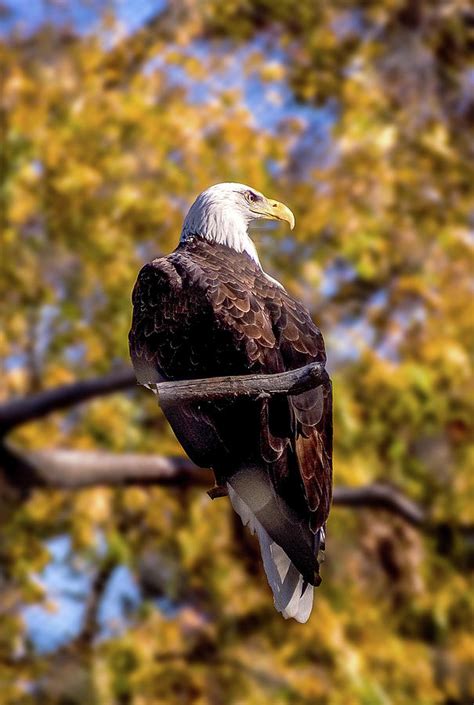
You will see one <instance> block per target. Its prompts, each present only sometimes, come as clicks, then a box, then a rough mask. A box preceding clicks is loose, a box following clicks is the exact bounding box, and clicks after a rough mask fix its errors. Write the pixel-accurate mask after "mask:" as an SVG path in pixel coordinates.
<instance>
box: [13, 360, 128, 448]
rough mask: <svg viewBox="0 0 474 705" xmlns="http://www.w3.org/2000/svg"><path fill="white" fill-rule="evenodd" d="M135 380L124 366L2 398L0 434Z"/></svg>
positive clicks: (111, 391) (114, 390)
mask: <svg viewBox="0 0 474 705" xmlns="http://www.w3.org/2000/svg"><path fill="white" fill-rule="evenodd" d="M135 384H136V379H135V375H134V373H133V370H131V369H125V370H120V371H118V372H111V373H110V374H108V375H105V376H103V377H96V378H94V379H87V380H84V381H81V382H73V383H72V384H65V385H63V386H61V387H55V388H54V389H47V390H46V391H44V392H39V393H38V394H32V395H31V396H28V397H23V398H21V399H14V400H13V401H10V402H6V403H5V404H1V405H0V436H1V435H5V434H6V433H8V432H9V431H11V430H12V429H13V428H15V427H16V426H20V425H21V424H24V423H27V422H29V421H35V420H36V419H40V418H42V417H43V416H47V414H50V413H52V412H53V411H58V410H59V409H66V408H67V407H68V406H74V405H75V404H79V403H81V402H83V401H88V400H89V399H93V398H94V397H98V396H103V395H104V394H111V393H113V392H118V391H121V390H123V389H127V388H128V387H133V386H134V385H135Z"/></svg>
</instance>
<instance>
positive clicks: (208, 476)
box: [0, 445, 427, 527]
mask: <svg viewBox="0 0 474 705" xmlns="http://www.w3.org/2000/svg"><path fill="white" fill-rule="evenodd" d="M7 451H8V454H9V456H8V458H7V457H5V456H4V457H3V459H2V458H1V457H0V462H1V461H2V460H3V462H2V465H3V468H4V470H5V471H6V472H7V475H8V479H9V481H10V482H11V483H12V484H14V485H16V486H17V487H19V489H21V491H22V492H23V493H27V492H28V491H29V490H30V489H32V488H34V487H51V488H57V489H69V490H75V489H81V488H84V487H91V486H96V485H107V486H113V485H142V486H143V485H164V486H172V487H179V486H188V487H189V486H192V487H209V486H211V485H212V484H213V483H214V476H213V473H212V472H211V471H210V470H204V469H201V468H198V467H196V466H195V465H193V463H191V461H190V460H187V459H186V458H167V457H164V456H161V455H152V456H147V455H140V454H133V453H129V454H124V455H118V454H114V453H106V452H99V451H96V452H90V451H79V450H41V451H31V452H20V451H18V450H17V449H16V448H13V447H12V446H10V445H9V446H8V449H7ZM334 504H335V505H337V506H340V507H360V508H364V509H366V508H373V509H384V510H386V511H389V512H392V513H393V514H396V515H397V516H399V517H401V518H402V519H404V520H405V521H407V522H408V523H409V524H412V525H413V526H417V527H420V526H423V525H424V524H426V523H427V517H426V513H425V512H424V511H423V510H422V509H421V508H420V507H419V506H418V505H417V504H415V502H412V501H411V500H409V499H408V498H407V497H405V496H404V495H402V494H401V493H400V492H398V491H397V490H396V489H394V488H393V487H390V486H388V485H382V484H373V485H366V486H364V487H336V489H335V490H334Z"/></svg>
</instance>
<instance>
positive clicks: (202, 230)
mask: <svg viewBox="0 0 474 705" xmlns="http://www.w3.org/2000/svg"><path fill="white" fill-rule="evenodd" d="M195 236H198V237H202V238H203V239H204V240H208V241H209V242H217V243H218V244H220V245H227V247H230V248H232V249H233V250H236V252H246V253H247V254H248V255H249V257H251V258H252V259H253V261H254V262H255V263H256V264H257V265H258V266H259V267H261V264H260V260H259V258H258V254H257V249H256V247H255V245H254V244H253V242H252V240H251V239H250V237H249V234H248V222H247V221H246V220H245V219H244V218H242V217H240V216H239V217H237V216H236V214H235V213H234V212H232V211H231V212H226V210H225V209H222V208H220V209H213V208H209V209H205V208H204V209H203V208H194V207H193V208H191V210H190V211H189V213H188V215H187V216H186V220H185V221H184V225H183V229H182V231H181V239H180V242H186V240H188V239H189V238H190V237H195Z"/></svg>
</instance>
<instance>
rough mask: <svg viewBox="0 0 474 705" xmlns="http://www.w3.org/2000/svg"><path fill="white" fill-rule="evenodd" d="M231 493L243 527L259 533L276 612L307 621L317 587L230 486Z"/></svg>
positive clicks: (286, 616) (228, 487) (232, 501)
mask: <svg viewBox="0 0 474 705" xmlns="http://www.w3.org/2000/svg"><path fill="white" fill-rule="evenodd" d="M227 490H228V493H229V499H230V501H231V504H232V506H233V508H234V510H235V511H236V512H237V514H238V515H239V516H240V518H241V519H242V523H243V525H244V526H248V527H249V529H250V531H251V532H252V534H257V537H258V541H259V543H260V551H261V553H262V559H263V567H264V568H265V573H266V575H267V580H268V583H269V585H270V587H271V589H272V592H273V600H274V602H275V607H276V609H277V610H278V612H281V614H282V615H283V617H284V618H285V619H288V618H289V617H292V618H293V619H296V621H298V622H302V623H304V622H307V621H308V619H309V615H310V614H311V609H312V607H313V591H314V588H313V586H312V585H310V584H309V583H307V584H306V585H305V584H304V580H303V576H302V575H301V573H300V572H299V571H298V570H297V569H296V568H295V566H294V565H293V563H292V562H291V560H290V559H289V558H288V556H287V555H286V553H285V551H284V550H283V549H282V548H281V546H279V545H278V544H276V543H275V542H274V541H273V540H272V539H271V538H270V536H269V535H268V533H267V532H266V531H265V529H264V528H263V526H262V525H261V523H260V522H259V521H258V519H257V518H256V516H255V514H254V513H253V512H252V511H251V510H250V509H249V507H248V505H247V504H246V503H245V502H244V501H243V499H241V497H239V495H238V494H237V492H236V491H235V490H234V489H233V488H232V487H231V486H230V485H229V484H228V483H227Z"/></svg>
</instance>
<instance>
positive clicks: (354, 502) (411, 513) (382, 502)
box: [334, 483, 427, 526]
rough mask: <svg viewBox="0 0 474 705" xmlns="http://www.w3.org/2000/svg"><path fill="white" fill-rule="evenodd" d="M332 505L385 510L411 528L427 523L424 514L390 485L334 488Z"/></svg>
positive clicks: (378, 484)
mask: <svg viewBox="0 0 474 705" xmlns="http://www.w3.org/2000/svg"><path fill="white" fill-rule="evenodd" d="M334 504H338V505H339V506H341V507H356V508H357V507H361V508H364V509H368V508H370V509H385V510H387V511H389V512H392V513H393V514H397V515H398V516H400V517H401V518H402V519H405V521H407V522H408V523H409V524H412V525H413V526H422V525H423V524H425V523H426V522H427V516H426V512H425V511H424V510H423V509H421V507H419V506H418V504H416V503H415V502H413V501H412V500H411V499H408V497H406V496H405V495H403V494H402V493H401V492H399V491H398V490H397V489H395V488H394V487H391V486H390V485H384V484H381V483H374V484H373V485H364V486H363V487H336V489H335V490H334Z"/></svg>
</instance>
